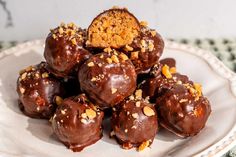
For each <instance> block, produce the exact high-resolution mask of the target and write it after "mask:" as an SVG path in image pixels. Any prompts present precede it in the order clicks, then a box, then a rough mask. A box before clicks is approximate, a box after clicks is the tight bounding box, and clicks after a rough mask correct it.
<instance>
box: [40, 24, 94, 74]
mask: <svg viewBox="0 0 236 157" xmlns="http://www.w3.org/2000/svg"><path fill="white" fill-rule="evenodd" d="M85 40H86V30H83V29H81V28H80V27H77V26H76V25H75V24H73V23H70V24H64V23H62V24H61V25H60V26H58V27H57V28H55V29H52V30H51V32H50V33H49V34H48V36H47V38H46V42H45V49H44V58H45V59H46V62H47V63H48V67H47V68H48V69H49V71H50V72H52V73H53V74H54V75H56V76H58V77H64V78H71V77H74V76H76V73H77V71H78V68H79V66H80V65H81V64H82V63H83V62H84V61H85V60H86V59H88V58H89V57H90V55H91V54H90V52H89V51H88V50H86V49H85V48H84V45H85Z"/></svg>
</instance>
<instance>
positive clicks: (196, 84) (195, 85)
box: [193, 83, 202, 96]
mask: <svg viewBox="0 0 236 157" xmlns="http://www.w3.org/2000/svg"><path fill="white" fill-rule="evenodd" d="M193 87H194V88H195V89H196V91H197V95H198V96H201V95H202V86H201V85H200V84H199V83H194V84H193Z"/></svg>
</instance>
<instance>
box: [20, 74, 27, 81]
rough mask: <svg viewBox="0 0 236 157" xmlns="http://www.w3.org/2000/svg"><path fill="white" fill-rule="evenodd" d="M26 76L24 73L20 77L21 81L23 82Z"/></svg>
mask: <svg viewBox="0 0 236 157" xmlns="http://www.w3.org/2000/svg"><path fill="white" fill-rule="evenodd" d="M26 76H27V73H26V72H25V73H23V74H22V75H21V79H22V80H24V79H25V78H26Z"/></svg>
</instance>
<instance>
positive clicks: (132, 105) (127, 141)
mask: <svg viewBox="0 0 236 157" xmlns="http://www.w3.org/2000/svg"><path fill="white" fill-rule="evenodd" d="M137 103H138V105H137ZM145 107H148V108H149V109H151V110H152V112H153V113H154V115H151V116H150V115H146V114H145V112H144V108H145ZM111 124H112V129H113V134H114V136H115V137H116V139H117V141H118V143H120V144H121V145H122V147H123V148H124V149H130V148H132V147H139V146H140V145H141V144H142V143H143V142H146V141H149V145H148V146H150V144H151V143H152V142H153V139H154V137H155V135H156V133H157V130H158V123H157V113H156V111H155V108H154V106H153V105H151V104H149V103H148V102H145V101H144V100H126V101H123V102H122V103H121V105H119V106H117V107H116V108H115V111H113V114H112V119H111Z"/></svg>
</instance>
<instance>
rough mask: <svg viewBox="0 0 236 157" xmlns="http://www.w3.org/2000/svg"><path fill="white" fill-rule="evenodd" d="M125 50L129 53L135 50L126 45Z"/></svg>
mask: <svg viewBox="0 0 236 157" xmlns="http://www.w3.org/2000/svg"><path fill="white" fill-rule="evenodd" d="M124 50H125V51H127V52H128V51H133V50H134V49H133V47H131V46H129V45H125V47H124Z"/></svg>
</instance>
